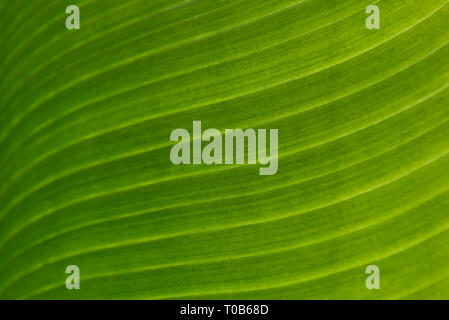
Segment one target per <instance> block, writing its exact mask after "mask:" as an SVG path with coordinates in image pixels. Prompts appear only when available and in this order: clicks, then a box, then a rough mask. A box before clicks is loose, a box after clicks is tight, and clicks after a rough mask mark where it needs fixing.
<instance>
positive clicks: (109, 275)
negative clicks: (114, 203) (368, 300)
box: [24, 223, 449, 299]
mask: <svg viewBox="0 0 449 320" xmlns="http://www.w3.org/2000/svg"><path fill="white" fill-rule="evenodd" d="M381 224H382V223H381ZM448 229H449V223H446V225H444V227H442V230H440V229H439V228H437V232H435V233H434V232H432V233H430V236H429V234H427V235H426V236H425V237H424V239H421V238H418V239H416V240H415V239H413V240H414V241H413V240H409V241H410V242H411V243H412V244H411V245H409V246H407V247H406V248H403V247H401V248H399V249H397V250H393V251H392V252H391V253H388V254H386V255H379V256H380V257H379V256H376V257H374V258H372V259H370V261H372V260H373V259H376V260H384V259H386V258H389V257H391V256H393V255H395V254H397V253H400V252H404V251H407V250H409V249H411V248H413V247H415V246H417V245H419V244H421V243H424V242H426V241H428V240H430V239H432V238H434V237H436V236H438V235H439V234H442V233H444V232H445V231H447V230H448ZM337 238H339V237H337ZM304 247H307V245H306V246H304ZM300 248H301V247H300ZM295 249H297V248H291V249H288V250H285V251H293V250H295ZM268 254H271V253H268ZM263 255H264V254H259V255H257V256H263ZM242 258H246V257H232V258H227V259H226V258H223V259H220V260H218V261H207V262H200V263H198V262H192V263H185V264H180V265H167V266H162V267H157V268H141V269H139V270H134V271H128V272H116V273H112V272H111V273H108V274H104V275H100V276H92V277H85V278H84V279H85V281H86V280H93V279H101V278H104V277H111V276H117V275H118V276H120V275H125V274H131V273H141V272H147V271H153V270H163V269H168V268H171V267H183V266H191V265H193V266H195V265H200V264H208V263H216V262H220V261H230V260H240V259H242ZM362 260H363V259H362ZM356 263H358V262H356ZM363 264H364V263H363ZM363 264H357V265H355V266H350V267H348V266H345V267H343V268H336V269H337V271H332V272H324V273H322V274H318V275H317V274H315V275H311V276H309V277H305V278H304V279H302V280H301V281H294V282H286V283H283V284H282V285H276V286H268V287H264V288H251V289H245V290H237V291H235V290H233V291H232V292H230V293H237V292H251V291H259V290H267V289H274V288H281V287H285V286H290V285H295V284H299V283H304V282H308V281H312V280H317V279H320V278H323V277H328V276H330V275H333V274H337V273H341V272H343V271H346V270H350V269H353V268H355V267H357V266H360V265H363ZM58 286H59V284H58V285H53V286H48V287H45V288H44V290H42V291H36V292H35V293H33V294H31V295H30V296H28V297H32V296H35V295H38V294H42V293H45V292H48V291H50V290H52V289H54V288H56V287H58ZM223 293H226V291H223V292H219V293H218V292H216V293H214V294H223ZM203 294H204V293H203ZM206 294H207V293H206ZM190 295H192V296H196V295H199V294H188V295H182V296H176V297H183V296H190ZM169 296H170V295H169ZM169 296H167V298H168V297H169ZM24 299H27V297H26V298H24Z"/></svg>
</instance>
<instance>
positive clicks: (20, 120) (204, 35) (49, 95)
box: [0, 0, 306, 146]
mask: <svg viewBox="0 0 449 320" xmlns="http://www.w3.org/2000/svg"><path fill="white" fill-rule="evenodd" d="M304 1H306V0H299V1H298V2H296V3H295V4H293V5H290V6H288V7H286V8H283V9H281V10H277V11H274V12H271V13H269V14H266V15H263V16H261V17H259V18H257V19H253V20H250V21H247V22H245V23H243V24H237V25H233V26H232V27H230V28H224V29H222V30H220V31H217V32H213V33H211V34H208V33H205V34H203V35H201V36H199V37H193V38H188V39H187V40H184V41H179V42H176V43H173V44H170V45H168V46H166V47H163V48H158V50H150V52H151V54H154V53H161V52H164V51H166V50H169V49H173V48H177V47H180V46H182V45H186V44H189V43H192V42H194V41H198V40H201V39H205V38H206V37H210V36H211V35H214V34H219V33H222V32H229V31H230V30H233V29H236V28H238V27H241V26H244V25H248V24H251V23H254V22H256V21H259V20H261V19H264V18H266V17H268V16H271V15H274V14H277V13H279V12H282V11H284V10H288V9H290V8H292V7H294V6H296V5H297V4H300V3H302V2H304ZM147 56H148V52H146V53H141V54H138V55H136V56H133V57H132V59H126V60H122V61H121V63H117V64H113V65H112V66H110V67H109V68H105V69H102V70H100V71H97V72H93V73H90V74H88V75H85V76H83V77H81V78H79V79H77V80H76V81H72V82H69V83H67V85H66V86H64V87H61V88H60V89H58V90H55V91H54V92H51V93H50V94H48V95H47V96H45V97H44V98H43V99H42V100H41V101H37V102H35V103H33V104H32V106H31V107H30V109H29V110H28V111H27V112H26V113H23V114H22V115H21V116H20V117H19V118H17V119H15V121H13V124H12V126H11V128H9V129H8V131H6V132H5V134H3V136H2V137H1V138H0V146H1V144H3V143H4V141H5V140H6V139H7V138H8V136H9V135H10V134H11V132H12V131H13V130H14V129H15V128H16V127H18V126H19V125H20V123H21V122H22V120H23V119H24V118H26V116H28V114H29V113H30V112H32V111H33V110H35V109H37V108H38V107H39V106H40V105H42V104H43V103H45V102H46V101H47V100H48V99H51V98H52V97H54V96H55V95H57V94H60V93H61V92H64V91H66V90H67V89H69V88H71V87H73V86H74V85H76V84H78V83H81V82H83V81H86V80H88V79H90V78H92V77H95V76H98V75H99V74H102V73H104V72H106V71H110V70H113V69H115V68H117V67H120V66H123V65H126V64H129V63H131V62H133V61H135V60H138V59H141V58H144V57H147Z"/></svg>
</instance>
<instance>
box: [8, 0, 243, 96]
mask: <svg viewBox="0 0 449 320" xmlns="http://www.w3.org/2000/svg"><path fill="white" fill-rule="evenodd" d="M134 1H135V2H137V1H141V0H134ZM190 1H191V0H185V1H183V2H180V3H178V4H176V5H173V6H170V7H166V8H162V9H160V10H157V11H155V12H152V13H150V14H148V15H146V16H144V17H139V18H136V19H132V20H131V21H127V22H124V23H121V24H119V25H117V26H116V27H115V28H112V29H109V30H107V31H105V32H102V33H99V34H96V36H94V37H93V38H90V39H87V40H85V41H83V42H80V43H77V44H76V45H75V46H74V47H71V48H69V50H66V51H64V52H62V53H59V54H57V55H56V56H52V57H51V59H48V60H47V61H46V63H44V64H39V65H37V68H34V69H33V70H32V71H31V72H29V73H28V74H27V78H26V79H25V80H27V79H29V78H30V77H31V76H32V75H33V74H35V73H36V72H38V71H39V70H41V69H43V68H44V67H46V66H48V65H50V63H51V62H53V61H54V60H56V59H58V58H60V57H61V56H63V55H66V54H68V53H71V52H73V51H74V50H76V49H79V48H81V47H83V46H84V45H85V44H88V43H90V42H93V41H95V40H97V39H99V38H102V37H103V36H105V35H107V34H110V33H114V32H118V31H120V30H121V29H123V28H125V27H127V26H129V25H133V24H136V23H138V22H140V21H142V20H144V19H147V18H149V17H152V16H155V15H157V14H159V13H161V12H164V11H168V10H171V9H173V8H176V7H178V6H181V5H183V4H186V3H188V2H190ZM241 1H242V0H236V2H234V3H230V4H228V5H225V6H223V7H218V8H214V9H212V10H210V11H206V12H203V13H202V14H199V15H195V16H193V17H190V16H189V17H188V18H186V19H182V20H177V21H176V22H173V23H170V24H167V25H164V26H163V27H160V28H156V29H154V30H151V31H149V32H146V33H143V34H141V35H139V36H136V37H134V38H126V39H124V41H123V42H118V43H115V44H114V45H113V46H111V47H108V48H107V49H105V50H110V49H112V48H116V47H119V46H121V45H124V44H125V43H128V42H132V41H135V40H137V39H140V38H143V37H146V36H148V35H150V34H153V33H157V32H159V31H160V30H164V29H167V28H169V27H171V26H173V25H177V24H179V23H182V22H185V21H189V20H191V19H195V18H198V17H200V16H203V15H206V14H209V13H211V12H213V11H217V10H220V9H223V8H225V7H228V6H231V5H234V4H235V3H238V2H241ZM127 6H130V4H129V3H127V4H126V6H124V7H127ZM122 8H123V7H119V8H118V9H122ZM113 11H116V10H115V9H114V10H113ZM109 13H110V12H109ZM96 18H100V19H101V18H102V16H99V17H95V19H92V21H96V20H98V19H96ZM60 38H63V37H62V36H61V37H58V38H57V39H56V40H59V39H60ZM48 45H49V44H48ZM48 45H46V46H42V47H41V48H39V50H37V51H36V52H34V53H33V55H34V54H36V53H38V52H39V51H42V50H43V49H45V47H47V46H48ZM105 50H102V51H97V52H96V54H98V53H100V52H104V51H105ZM80 61H82V60H78V61H75V62H73V63H70V64H68V65H66V68H65V69H68V67H71V66H73V65H75V64H76V63H79V62H80ZM60 72H61V70H58V71H56V72H53V73H50V74H46V77H45V78H44V77H42V78H40V80H39V81H38V82H37V83H35V84H34V85H33V87H32V89H33V88H36V87H38V86H39V85H40V84H41V83H42V82H43V81H44V80H48V79H49V78H51V77H52V76H54V75H57V74H59V73H60ZM23 82H24V81H22V82H19V83H17V84H16V85H15V86H14V87H12V88H11V90H10V93H8V95H7V96H6V97H5V100H6V99H8V98H9V96H10V95H11V92H14V91H15V90H17V88H18V87H19V85H21V84H22V85H23Z"/></svg>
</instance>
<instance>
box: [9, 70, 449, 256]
mask: <svg viewBox="0 0 449 320" xmlns="http://www.w3.org/2000/svg"><path fill="white" fill-rule="evenodd" d="M409 67H410V66H407V68H409ZM448 86H449V84H447V85H445V86H443V87H441V88H439V89H438V90H436V91H435V92H432V93H431V94H430V95H427V96H425V97H423V98H421V99H419V100H417V101H416V102H415V103H413V104H412V105H409V106H407V107H406V108H404V109H401V110H400V111H399V112H396V113H393V114H392V115H390V116H388V117H385V118H383V119H380V120H378V121H377V122H374V123H371V124H370V125H368V126H365V127H362V128H361V129H358V130H355V131H353V132H351V133H350V134H349V135H351V134H354V133H356V132H358V131H360V130H363V129H366V128H368V127H370V126H372V125H375V124H377V123H380V122H382V121H385V120H388V119H389V118H391V117H393V116H396V115H398V114H400V113H401V112H404V111H406V110H408V109H410V108H413V107H415V106H416V105H419V104H421V103H424V102H425V101H426V100H428V99H430V98H432V97H433V96H435V95H437V94H438V93H440V92H442V91H444V90H445V89H446V88H447V87H448ZM345 136H348V134H347V133H346V134H344V135H342V136H340V137H337V138H336V139H335V138H334V139H330V140H329V141H326V142H324V143H323V142H320V143H317V144H314V145H311V146H308V147H307V148H303V149H300V150H298V151H295V152H292V153H285V154H284V156H288V155H291V154H294V153H299V152H304V151H306V150H309V149H311V148H315V147H318V146H320V145H322V144H325V143H330V142H332V141H335V140H338V139H339V138H342V137H345ZM156 149H159V148H156ZM147 152H148V151H147ZM281 157H283V156H281ZM237 167H238V166H230V167H219V168H218V169H216V170H215V169H214V170H207V171H206V172H200V173H199V174H198V173H195V174H187V175H183V176H177V177H176V178H175V179H182V178H186V177H193V176H199V175H206V174H209V173H211V172H219V171H224V170H230V169H233V168H237ZM64 176H66V175H64ZM60 178H61V177H60ZM60 178H59V179H60ZM175 179H173V178H169V179H159V180H153V181H151V182H150V183H148V182H147V183H139V184H136V185H133V186H132V187H129V186H128V188H122V189H118V190H115V191H113V192H108V193H105V194H96V195H95V196H93V197H92V196H91V197H85V198H83V199H82V200H80V201H77V202H72V203H68V204H66V205H65V206H63V207H58V208H56V209H55V208H53V209H52V210H53V211H51V212H48V213H47V214H45V215H42V216H40V217H39V218H38V219H34V220H31V221H30V222H29V223H28V224H30V223H33V222H36V221H38V220H40V219H41V218H43V217H45V216H48V215H50V214H53V213H54V212H55V211H57V210H61V209H63V208H66V207H69V206H71V205H74V204H77V203H82V202H84V201H88V200H92V199H94V198H97V197H101V196H105V195H108V194H112V193H117V192H123V191H129V190H132V189H136V188H139V187H143V186H149V185H153V184H157V183H161V182H167V181H172V180H175ZM45 185H48V184H45ZM45 185H38V186H37V190H34V191H33V190H32V191H31V192H30V193H28V194H25V197H28V196H29V195H30V194H32V193H35V192H36V191H38V190H39V189H42V188H43V187H44V186H45ZM25 197H23V198H22V199H20V198H19V200H18V201H21V200H23V199H25ZM18 203H20V202H17V201H16V203H15V204H14V203H13V204H10V206H9V208H10V209H11V210H12V208H11V207H12V206H14V207H15V206H17V205H18ZM8 212H10V210H5V214H4V215H3V216H2V217H0V221H2V220H3V219H4V218H5V217H6V216H7V214H8ZM19 231H20V230H19ZM16 233H17V232H16ZM16 233H14V234H12V236H14V235H15V234H16ZM8 241H9V240H6V242H4V243H3V244H0V249H1V248H2V247H3V246H4V244H5V243H7V242H8Z"/></svg>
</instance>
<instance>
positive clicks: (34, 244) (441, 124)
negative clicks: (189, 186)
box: [0, 84, 449, 271]
mask: <svg viewBox="0 0 449 320" xmlns="http://www.w3.org/2000/svg"><path fill="white" fill-rule="evenodd" d="M447 86H449V84H448V85H447ZM447 86H446V87H447ZM418 104H419V102H418V103H416V104H415V105H418ZM413 107H414V106H409V107H408V108H407V110H408V109H411V108H413ZM403 111H405V110H401V111H399V112H398V113H397V114H396V115H394V116H397V115H399V114H400V113H401V112H403ZM394 116H390V117H389V118H393V117H394ZM385 120H386V119H383V120H380V121H377V123H376V124H379V123H381V122H383V121H385ZM447 122H448V119H447V118H446V119H445V120H444V121H443V122H442V123H438V124H437V125H434V126H432V127H430V128H426V130H424V131H422V132H420V133H419V134H417V135H415V136H413V137H412V138H409V139H405V141H404V142H402V143H400V144H397V145H394V146H392V147H389V148H387V149H384V150H383V151H382V152H380V153H377V154H376V155H374V156H371V157H366V158H363V159H361V160H359V161H355V162H353V163H352V164H351V165H349V166H343V167H341V168H339V169H337V170H332V171H329V172H327V173H325V174H318V175H315V176H312V177H309V178H306V179H300V180H297V181H295V182H294V183H292V184H287V185H285V184H284V185H280V186H276V187H275V188H268V189H264V190H259V191H257V192H253V193H249V194H239V195H238V196H231V197H228V198H230V199H232V198H240V197H246V196H249V195H254V194H258V193H267V192H271V191H274V190H277V189H279V188H282V187H289V186H291V185H297V184H299V183H304V182H306V181H311V180H315V179H318V178H322V177H325V176H329V175H331V174H335V173H337V172H340V171H342V170H347V169H350V168H352V167H355V166H356V165H359V164H361V163H366V162H367V161H370V160H372V159H374V158H378V157H380V156H382V155H384V154H386V153H388V152H391V151H394V150H397V149H398V148H400V147H402V146H404V145H406V144H408V143H410V142H412V141H415V140H416V139H419V138H421V137H422V136H424V135H425V134H427V133H429V132H431V131H433V130H435V129H437V128H440V127H443V126H444V125H445V124H446V123H447ZM374 125H375V124H370V125H368V126H365V127H364V128H362V129H358V130H356V131H354V132H352V133H350V134H347V135H344V136H343V137H347V136H349V135H352V134H355V132H358V131H362V130H365V129H367V128H370V127H372V126H374ZM343 137H341V138H343ZM341 138H339V139H341ZM320 145H321V144H320ZM300 152H301V151H299V152H297V151H294V152H290V153H287V154H286V155H284V156H290V155H293V154H295V153H300ZM210 201H215V200H210ZM207 202H209V200H208V201H207ZM189 205H192V204H189ZM158 210H160V209H158ZM311 211H312V210H311ZM150 212H154V211H151V210H150V211H145V212H144V213H143V214H148V213H150ZM306 212H307V211H306ZM143 214H142V213H138V214H132V215H126V216H121V217H116V218H108V219H106V220H105V219H101V220H99V221H98V220H97V221H96V222H94V223H92V222H90V223H87V224H83V225H80V226H78V227H75V228H69V229H65V230H64V231H63V232H60V233H56V234H50V235H48V237H47V238H41V239H40V240H41V241H37V242H34V243H32V244H31V246H29V247H26V248H25V249H24V250H21V251H19V252H16V253H15V254H14V255H13V256H11V257H10V258H9V259H8V260H7V261H5V262H4V263H2V267H0V271H1V270H3V269H4V266H6V265H7V264H9V262H10V261H12V260H13V259H14V258H15V257H16V256H18V255H20V254H22V253H23V252H24V251H27V250H28V249H30V248H32V247H35V246H37V245H39V244H41V243H43V242H45V241H48V240H51V239H53V238H55V237H57V236H62V235H64V234H66V233H68V232H71V231H75V230H78V231H79V230H82V229H85V228H87V227H91V226H93V225H96V224H101V223H105V222H110V221H115V220H121V219H126V218H129V217H135V216H139V215H143ZM280 219H283V217H281V218H275V219H274V220H271V219H267V220H262V221H259V222H267V221H276V220H280ZM259 222H257V223H259ZM238 226H241V225H238ZM238 226H237V227H238ZM232 228H233V227H231V228H229V229H232ZM219 229H221V228H219ZM224 229H228V228H224ZM212 230H215V229H210V230H205V231H212ZM193 233H195V232H193ZM190 234H192V233H190V232H189V233H181V234H180V235H190ZM167 238H171V237H167ZM11 239H12V238H10V239H9V240H8V241H10V240H11ZM157 239H158V240H161V239H166V238H161V237H159V238H157Z"/></svg>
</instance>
